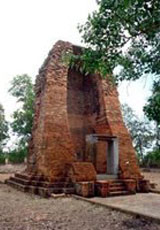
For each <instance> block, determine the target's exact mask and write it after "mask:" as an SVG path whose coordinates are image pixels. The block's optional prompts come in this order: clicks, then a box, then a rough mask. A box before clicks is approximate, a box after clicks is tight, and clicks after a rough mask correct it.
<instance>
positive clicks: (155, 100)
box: [144, 80, 160, 150]
mask: <svg viewBox="0 0 160 230" xmlns="http://www.w3.org/2000/svg"><path fill="white" fill-rule="evenodd" d="M144 113H145V114H146V116H147V117H148V119H149V120H151V121H155V122H156V129H157V147H158V148H159V150H160V80H159V81H155V82H154V84H153V89H152V95H151V96H150V98H149V99H148V101H147V103H146V105H145V106H144Z"/></svg>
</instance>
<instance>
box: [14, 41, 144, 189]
mask: <svg viewBox="0 0 160 230" xmlns="http://www.w3.org/2000/svg"><path fill="white" fill-rule="evenodd" d="M66 52H73V53H74V54H77V53H79V52H80V48H79V47H77V46H74V45H72V44H71V43H68V42H63V41H58V42H57V43H56V44H55V45H54V46H53V48H52V50H51V51H50V52H49V55H48V57H47V59H46V60H45V62H44V64H43V66H42V67H41V69H40V70H39V75H38V76H37V80H36V86H35V91H36V101H35V117H34V123H33V130H32V139H31V141H30V145H29V146H30V147H29V156H28V166H27V170H26V173H27V175H28V176H34V177H35V178H36V177H43V179H44V180H45V181H48V182H50V183H55V182H60V181H67V180H68V179H69V180H70V181H72V183H73V182H74V183H78V182H81V183H82V187H83V186H84V187H86V184H83V182H87V181H89V182H95V181H96V176H97V175H99V174H101V175H102V174H103V175H104V174H107V170H108V169H107V154H106V153H107V151H109V143H110V141H112V140H113V139H114V138H116V140H118V142H117V143H118V149H117V150H118V155H119V158H118V171H117V175H116V176H117V178H121V179H135V180H136V182H137V181H139V180H140V179H141V178H142V177H141V175H140V170H139V167H138V165H137V159H136V154H135V150H134V148H133V146H132V141H131V137H130V134H129V132H128V130H127V129H126V127H125V125H124V122H123V119H122V114H121V109H120V103H119V100H118V93H117V89H116V87H115V86H113V84H111V82H110V81H109V79H108V78H106V79H103V78H102V77H101V76H100V75H98V74H96V75H91V74H90V75H87V76H85V75H83V74H81V73H80V72H79V71H77V70H75V69H74V68H72V69H71V68H69V67H68V66H67V65H66V64H64V63H63V61H62V57H63V55H64V54H65V53H66ZM95 137H96V138H95ZM88 139H89V140H90V139H93V140H94V141H88ZM95 140H96V141H95ZM111 154H112V155H114V151H112V152H111ZM111 158H112V156H111ZM111 163H112V162H111ZM18 180H19V179H18ZM18 180H17V181H18ZM98 186H99V184H98ZM105 186H106V184H104V187H105ZM102 187H103V186H102ZM82 190H83V189H82Z"/></svg>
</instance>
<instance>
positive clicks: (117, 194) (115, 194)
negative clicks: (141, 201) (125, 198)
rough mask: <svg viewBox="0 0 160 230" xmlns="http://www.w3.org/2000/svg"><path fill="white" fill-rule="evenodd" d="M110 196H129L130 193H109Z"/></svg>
mask: <svg viewBox="0 0 160 230" xmlns="http://www.w3.org/2000/svg"><path fill="white" fill-rule="evenodd" d="M108 195H109V196H121V195H129V192H128V191H126V190H124V191H114V192H112V191H109V193H108Z"/></svg>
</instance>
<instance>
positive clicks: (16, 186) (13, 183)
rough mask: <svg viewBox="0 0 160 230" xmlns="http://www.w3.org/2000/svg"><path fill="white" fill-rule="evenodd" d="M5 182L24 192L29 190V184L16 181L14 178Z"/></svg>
mask: <svg viewBox="0 0 160 230" xmlns="http://www.w3.org/2000/svg"><path fill="white" fill-rule="evenodd" d="M5 183H6V184H8V185H10V186H11V187H13V188H16V189H18V190H20V191H22V192H27V186H26V185H22V184H19V183H17V182H15V181H13V180H10V179H8V180H6V181H5Z"/></svg>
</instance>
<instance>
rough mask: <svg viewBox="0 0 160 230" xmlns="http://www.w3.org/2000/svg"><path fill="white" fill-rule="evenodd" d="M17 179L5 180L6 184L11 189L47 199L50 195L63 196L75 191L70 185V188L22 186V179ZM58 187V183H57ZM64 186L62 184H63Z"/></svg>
mask: <svg viewBox="0 0 160 230" xmlns="http://www.w3.org/2000/svg"><path fill="white" fill-rule="evenodd" d="M19 179H20V178H17V177H12V178H10V179H8V180H6V184H8V185H10V186H12V187H13V188H15V189H17V190H20V191H23V192H29V193H32V194H35V195H40V196H43V197H49V196H51V194H52V193H55V194H59V193H65V194H73V193H74V192H75V189H74V187H73V185H71V184H70V187H64V186H63V187H41V186H37V185H31V184H22V183H21V182H24V179H20V180H19ZM57 185H58V183H57ZM63 185H64V183H63Z"/></svg>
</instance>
